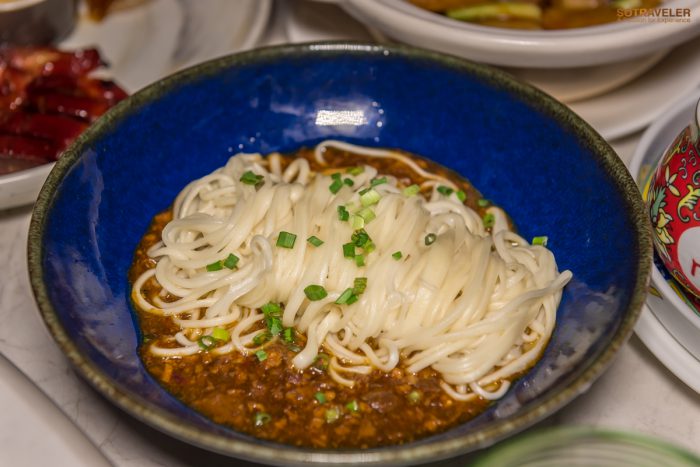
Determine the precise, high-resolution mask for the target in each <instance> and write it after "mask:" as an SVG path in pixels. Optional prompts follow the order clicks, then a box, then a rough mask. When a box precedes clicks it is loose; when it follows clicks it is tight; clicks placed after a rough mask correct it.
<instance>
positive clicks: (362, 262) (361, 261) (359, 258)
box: [355, 255, 365, 268]
mask: <svg viewBox="0 0 700 467" xmlns="http://www.w3.org/2000/svg"><path fill="white" fill-rule="evenodd" d="M355 264H356V265H357V267H358V268H361V267H362V266H364V265H365V257H364V256H363V255H356V256H355Z"/></svg>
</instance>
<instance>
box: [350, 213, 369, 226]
mask: <svg viewBox="0 0 700 467" xmlns="http://www.w3.org/2000/svg"><path fill="white" fill-rule="evenodd" d="M350 226H351V227H352V228H353V229H354V230H357V229H361V228H362V227H364V226H365V220H364V219H363V218H362V217H360V216H356V215H355V214H353V215H352V216H350Z"/></svg>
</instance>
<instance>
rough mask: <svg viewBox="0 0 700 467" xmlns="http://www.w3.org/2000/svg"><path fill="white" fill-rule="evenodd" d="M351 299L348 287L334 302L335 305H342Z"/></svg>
mask: <svg viewBox="0 0 700 467" xmlns="http://www.w3.org/2000/svg"><path fill="white" fill-rule="evenodd" d="M350 297H352V287H348V288H347V289H345V290H344V291H343V293H341V294H340V297H338V298H337V299H336V301H335V303H336V304H337V305H344V304H346V303H347V302H348V300H349V299H350Z"/></svg>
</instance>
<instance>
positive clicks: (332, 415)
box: [325, 407, 340, 423]
mask: <svg viewBox="0 0 700 467" xmlns="http://www.w3.org/2000/svg"><path fill="white" fill-rule="evenodd" d="M325 415H326V423H333V422H335V421H337V420H338V419H339V418H340V410H338V408H337V407H333V408H330V409H328V410H326V414H325Z"/></svg>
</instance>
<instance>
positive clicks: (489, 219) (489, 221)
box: [482, 212, 496, 229]
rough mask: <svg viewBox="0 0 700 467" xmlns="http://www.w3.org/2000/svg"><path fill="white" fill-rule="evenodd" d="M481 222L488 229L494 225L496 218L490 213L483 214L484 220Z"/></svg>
mask: <svg viewBox="0 0 700 467" xmlns="http://www.w3.org/2000/svg"><path fill="white" fill-rule="evenodd" d="M482 220H483V221H484V227H486V228H487V229H488V228H489V227H493V225H494V224H495V223H496V218H495V217H494V215H493V214H491V213H490V212H487V213H486V214H484V218H483V219H482Z"/></svg>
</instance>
